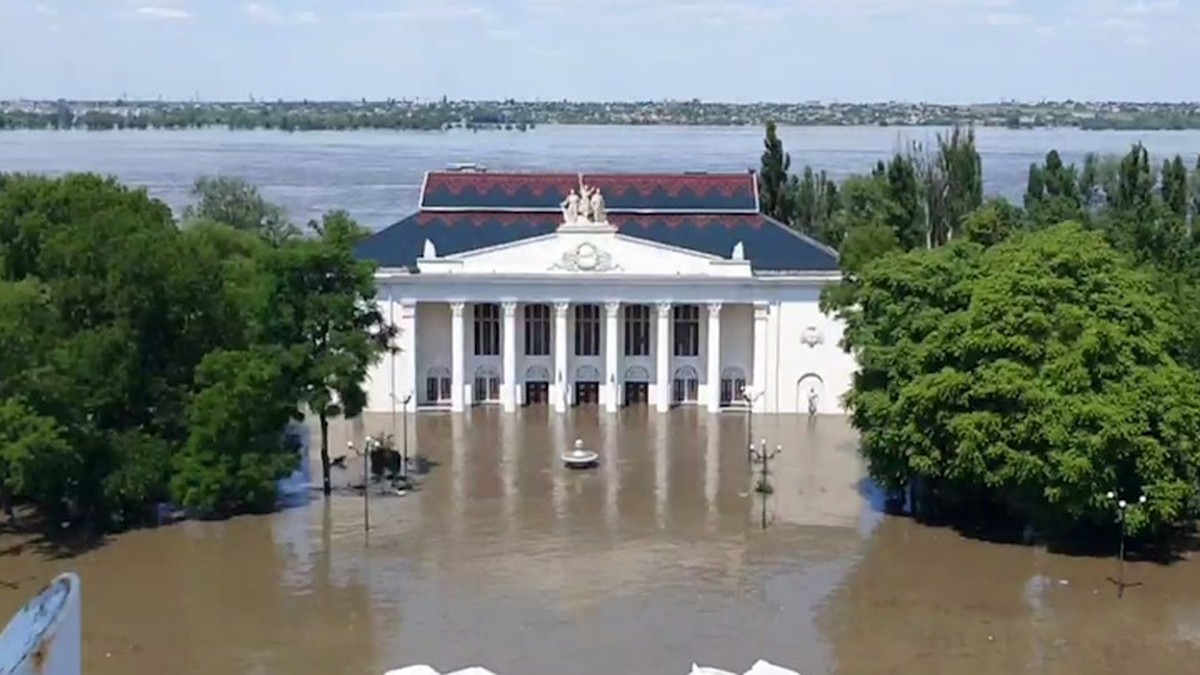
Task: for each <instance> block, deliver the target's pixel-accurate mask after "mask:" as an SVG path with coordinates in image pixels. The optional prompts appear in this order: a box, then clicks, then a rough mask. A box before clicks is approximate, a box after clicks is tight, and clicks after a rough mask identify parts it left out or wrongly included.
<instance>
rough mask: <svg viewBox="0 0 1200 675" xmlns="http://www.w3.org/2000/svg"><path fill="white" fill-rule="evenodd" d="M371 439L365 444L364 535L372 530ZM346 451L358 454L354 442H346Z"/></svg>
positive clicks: (368, 438) (363, 454)
mask: <svg viewBox="0 0 1200 675" xmlns="http://www.w3.org/2000/svg"><path fill="white" fill-rule="evenodd" d="M371 442H372V441H371V437H369V436H368V437H367V440H366V441H365V442H364V443H363V453H362V456H363V533H364V534H366V533H367V532H369V531H370V530H371V506H370V503H369V502H370V494H371ZM346 450H347V451H348V454H351V455H353V454H357V453H356V452H355V450H354V441H346Z"/></svg>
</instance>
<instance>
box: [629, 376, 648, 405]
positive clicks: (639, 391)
mask: <svg viewBox="0 0 1200 675" xmlns="http://www.w3.org/2000/svg"><path fill="white" fill-rule="evenodd" d="M649 400H650V385H649V384H647V383H645V382H626V383H625V405H627V406H628V405H646V403H647V402H648V401H649Z"/></svg>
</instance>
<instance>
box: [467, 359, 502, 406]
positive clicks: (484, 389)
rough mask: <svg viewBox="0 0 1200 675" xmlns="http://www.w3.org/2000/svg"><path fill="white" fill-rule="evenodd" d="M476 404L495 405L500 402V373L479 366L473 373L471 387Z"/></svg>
mask: <svg viewBox="0 0 1200 675" xmlns="http://www.w3.org/2000/svg"><path fill="white" fill-rule="evenodd" d="M473 390H474V394H475V402H476V403H495V402H497V401H499V400H500V373H498V372H496V369H495V368H492V367H489V366H481V367H480V368H479V369H478V370H476V371H475V386H474V387H473Z"/></svg>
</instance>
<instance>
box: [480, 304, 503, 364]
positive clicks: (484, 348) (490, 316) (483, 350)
mask: <svg viewBox="0 0 1200 675" xmlns="http://www.w3.org/2000/svg"><path fill="white" fill-rule="evenodd" d="M499 355H500V305H497V304H492V303H488V304H484V305H475V356H499Z"/></svg>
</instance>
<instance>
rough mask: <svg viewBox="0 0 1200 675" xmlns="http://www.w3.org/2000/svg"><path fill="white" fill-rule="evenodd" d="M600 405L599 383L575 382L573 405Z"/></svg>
mask: <svg viewBox="0 0 1200 675" xmlns="http://www.w3.org/2000/svg"><path fill="white" fill-rule="evenodd" d="M599 403H600V383H599V382H576V383H575V405H598V404H599Z"/></svg>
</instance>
